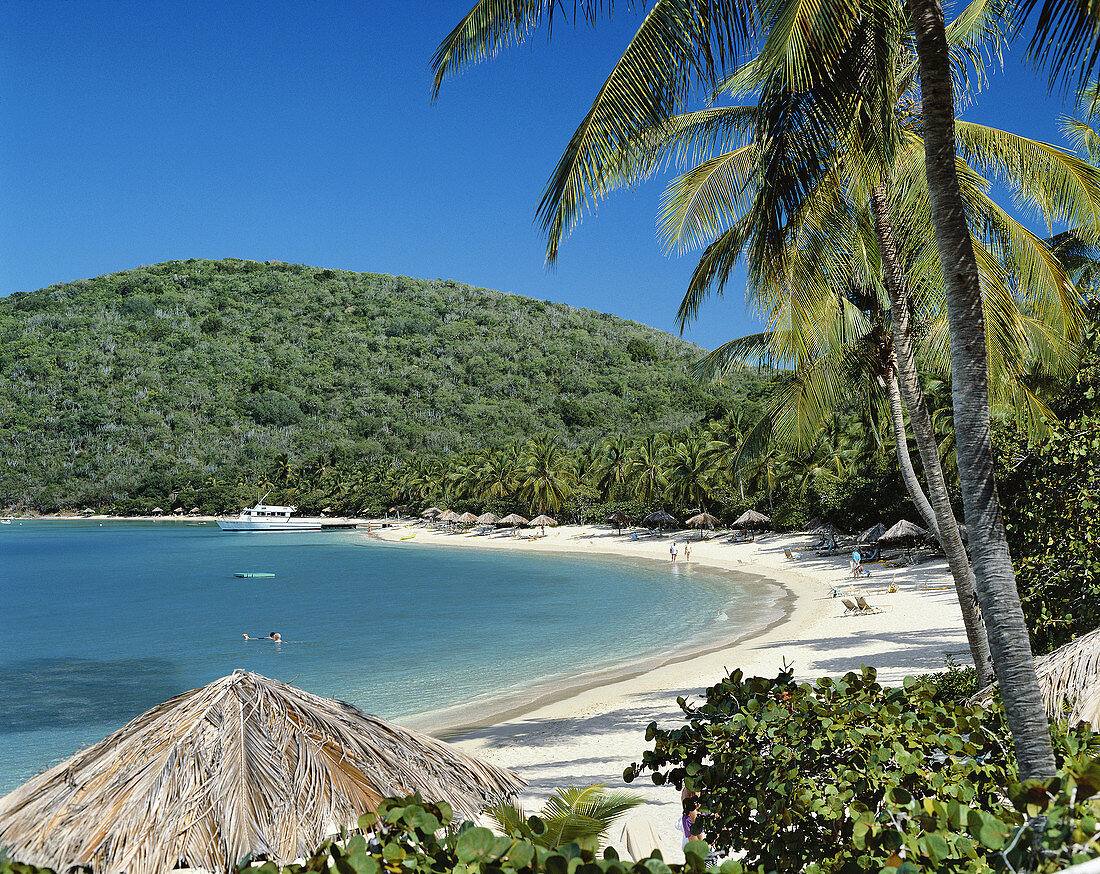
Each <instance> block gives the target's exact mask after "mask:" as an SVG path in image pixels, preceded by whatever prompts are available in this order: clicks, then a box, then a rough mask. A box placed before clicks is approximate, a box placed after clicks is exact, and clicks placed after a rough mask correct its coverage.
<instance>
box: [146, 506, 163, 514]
mask: <svg viewBox="0 0 1100 874" xmlns="http://www.w3.org/2000/svg"><path fill="white" fill-rule="evenodd" d="M149 512H150V513H163V512H164V510H162V509H161V508H160V507H153V509H152V510H150V511H149Z"/></svg>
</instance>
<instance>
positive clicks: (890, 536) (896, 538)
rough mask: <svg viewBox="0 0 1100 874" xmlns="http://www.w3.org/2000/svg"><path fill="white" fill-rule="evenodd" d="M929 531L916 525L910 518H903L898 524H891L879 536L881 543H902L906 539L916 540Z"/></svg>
mask: <svg viewBox="0 0 1100 874" xmlns="http://www.w3.org/2000/svg"><path fill="white" fill-rule="evenodd" d="M927 533H928V532H927V531H925V530H924V529H923V528H921V527H920V526H919V525H914V524H913V523H912V522H910V521H909V520H908V519H902V520H901V521H900V522H898V523H897V524H896V525H893V526H891V527H890V528H889V529H888V530H887V531H885V532H883V534H882V535H881V536H880V537H879V543H900V542H902V541H905V540H910V541H912V540H916V539H918V538H920V537H924V536H925V535H926V534H927Z"/></svg>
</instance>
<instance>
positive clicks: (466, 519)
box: [458, 513, 477, 525]
mask: <svg viewBox="0 0 1100 874" xmlns="http://www.w3.org/2000/svg"><path fill="white" fill-rule="evenodd" d="M458 521H459V522H461V523H463V524H464V525H472V524H473V523H474V522H476V521H477V516H475V515H474V514H473V513H463V514H462V515H461V516H459V517H458Z"/></svg>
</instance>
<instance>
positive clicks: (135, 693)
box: [0, 658, 183, 734]
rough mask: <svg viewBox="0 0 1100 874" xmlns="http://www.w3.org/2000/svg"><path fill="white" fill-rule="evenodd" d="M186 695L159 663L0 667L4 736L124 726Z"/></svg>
mask: <svg viewBox="0 0 1100 874" xmlns="http://www.w3.org/2000/svg"><path fill="white" fill-rule="evenodd" d="M181 691H183V689H182V687H181V685H180V678H179V674H178V672H177V670H176V668H175V666H174V665H173V664H172V663H171V662H169V661H166V660H165V659H160V658H136V659H118V660H115V661H100V660H98V659H84V658H37V659H26V660H24V661H19V662H9V663H7V664H3V665H0V701H3V702H4V704H3V707H2V708H0V734H14V733H15V732H20V731H36V730H40V729H43V728H68V727H71V726H80V725H84V724H88V723H101V722H114V723H119V724H121V723H125V722H128V721H129V720H131V719H133V718H134V717H135V716H137V715H138V714H140V713H143V712H144V711H146V710H148V709H149V708H150V707H152V706H154V705H155V704H159V703H160V702H161V701H164V700H166V699H168V698H171V697H172V696H173V695H178V694H179V693H180V692H181ZM28 693H29V694H28Z"/></svg>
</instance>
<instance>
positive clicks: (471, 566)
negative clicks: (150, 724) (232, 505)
mask: <svg viewBox="0 0 1100 874" xmlns="http://www.w3.org/2000/svg"><path fill="white" fill-rule="evenodd" d="M235 571H261V572H274V573H275V574H276V577H275V578H274V579H237V578H235V577H234V576H233V574H234V572H235ZM769 591H770V590H769ZM764 592H765V590H764V589H762V588H760V587H759V586H754V585H753V584H751V583H749V582H748V581H747V580H745V581H742V582H741V583H740V584H738V583H735V582H733V581H732V580H731V578H730V576H729V575H718V574H715V573H707V572H704V571H702V570H699V569H695V568H690V567H685V566H684V565H680V566H672V565H671V564H667V565H666V564H665V563H663V562H639V563H635V564H630V563H624V562H623V561H622V560H607V559H603V560H600V559H593V558H588V557H572V556H548V555H540V554H537V553H533V554H522V553H518V552H514V551H491V552H490V551H482V550H472V549H462V548H446V547H439V546H435V545H432V546H418V545H416V544H415V543H399V544H390V543H382V542H378V541H372V540H368V539H367V538H366V537H365V536H364V534H363V533H362V532H359V533H355V532H339V533H311V532H302V533H293V534H291V533H274V534H243V535H229V534H223V533H221V532H220V531H219V530H218V528H217V526H215V525H213V524H208V525H201V524H197V523H182V524H163V523H162V524H155V523H148V524H140V523H133V524H130V523H106V524H103V525H100V524H99V523H96V522H72V523H69V522H53V521H50V522H24V523H22V524H20V523H18V522H14V523H12V524H11V525H5V526H0V603H2V604H3V611H2V622H0V702H3V703H2V704H0V794H4V793H6V792H8V791H10V790H11V789H13V788H14V787H16V786H17V785H19V784H20V783H21V782H23V781H24V780H26V779H27V778H28V777H30V776H32V775H33V774H35V773H37V772H39V771H41V770H42V769H44V768H46V767H47V766H49V765H51V764H54V763H55V762H57V761H59V760H61V759H63V758H65V757H67V756H69V755H71V754H72V753H73V752H75V751H76V750H77V749H78V748H79V747H81V746H83V745H87V744H89V743H94V742H95V741H97V740H100V739H101V738H103V737H104V736H105V735H107V734H108V733H110V732H111V731H113V730H114V729H116V728H118V727H120V726H121V725H123V724H124V723H125V722H126V721H128V720H129V719H131V718H132V717H134V716H136V715H137V714H139V713H141V712H142V711H144V710H146V709H148V708H149V707H151V706H153V705H154V704H156V703H158V702H160V701H163V700H165V699H166V698H169V697H171V696H172V695H175V694H177V693H179V692H182V691H185V690H187V689H193V688H196V687H198V686H201V685H204V684H206V683H209V682H210V681H212V680H214V679H217V678H218V677H221V676H224V675H226V674H229V673H231V672H232V671H233V670H235V669H237V668H243V669H246V670H251V671H257V672H259V673H261V674H265V675H267V676H270V677H274V678H277V679H280V680H285V681H288V682H292V683H294V684H295V685H297V686H300V687H302V688H304V689H307V690H309V691H311V692H314V693H317V694H320V695H326V696H332V697H338V698H341V699H343V700H345V701H349V702H351V703H353V704H355V705H357V706H359V707H361V708H363V709H364V710H367V711H369V712H371V713H376V714H378V715H379V716H383V717H386V718H394V717H401V716H408V715H410V714H415V713H424V712H427V711H433V710H436V709H438V708H441V707H446V706H449V705H455V704H459V703H463V702H468V701H470V700H471V699H476V698H477V697H478V696H488V695H493V697H494V700H495V701H496V700H498V699H499V697H500V693H501V692H502V691H505V692H506V691H507V690H516V689H520V688H522V687H524V686H525V685H527V686H529V685H530V684H532V683H535V682H537V681H543V682H545V681H546V680H547V679H548V678H551V679H552V678H560V680H561V682H568V681H569V680H570V679H571V678H575V677H576V675H577V674H579V673H582V672H584V671H587V670H590V669H594V668H600V667H609V666H625V665H627V664H629V663H630V662H632V661H634V660H636V659H639V658H641V657H643V656H645V655H652V654H654V653H658V652H661V651H666V650H669V649H671V648H673V647H675V646H677V645H679V644H682V643H684V642H685V641H688V640H691V639H696V640H698V638H699V637H700V636H702V637H706V638H708V640H713V639H720V638H730V639H732V638H733V637H736V636H738V635H739V634H741V633H744V631H745V630H746V629H750V628H754V627H757V626H759V625H762V624H764V623H765V622H767V621H768V620H769V619H771V618H773V615H774V607H773V601H772V600H771V599H770V598H769V597H764ZM731 617H732V618H731ZM270 631H278V632H279V633H280V634H281V635H282V637H283V643H281V644H278V645H276V644H274V643H272V642H270V641H245V640H244V639H243V638H242V634H243V633H245V632H247V633H248V634H250V635H252V636H254V637H259V636H262V635H266V634H268V632H270Z"/></svg>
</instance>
